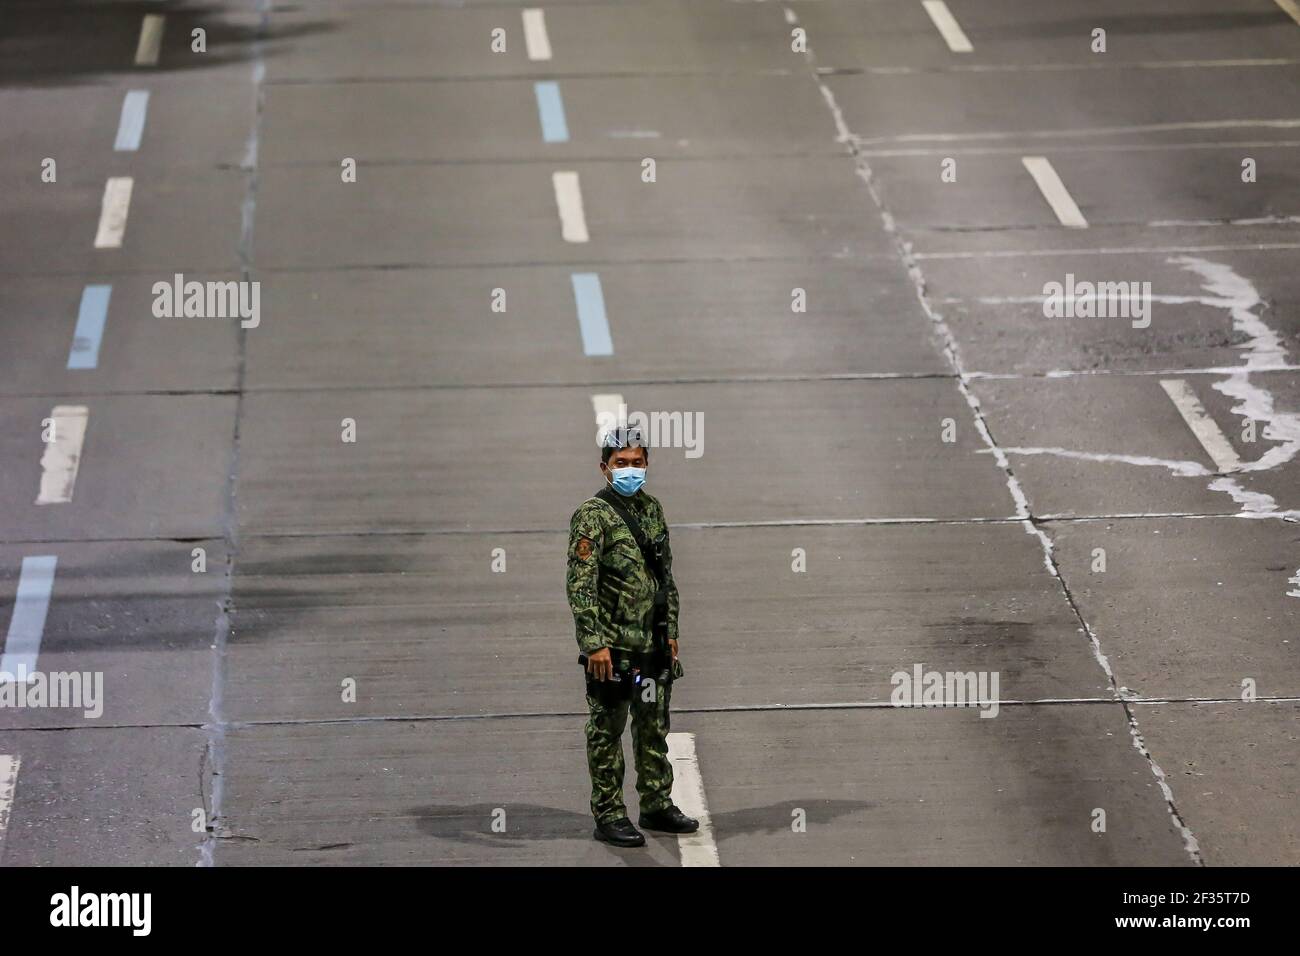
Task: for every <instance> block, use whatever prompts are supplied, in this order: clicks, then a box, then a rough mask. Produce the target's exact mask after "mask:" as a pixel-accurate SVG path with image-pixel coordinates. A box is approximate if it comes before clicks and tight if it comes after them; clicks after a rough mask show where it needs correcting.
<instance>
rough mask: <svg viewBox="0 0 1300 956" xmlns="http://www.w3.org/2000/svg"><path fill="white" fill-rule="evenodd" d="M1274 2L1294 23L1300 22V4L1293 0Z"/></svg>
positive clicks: (1277, 0)
mask: <svg viewBox="0 0 1300 956" xmlns="http://www.w3.org/2000/svg"><path fill="white" fill-rule="evenodd" d="M1276 2H1277V5H1278V6H1279V7H1281V8H1282V9H1283V10H1285V11H1286V13H1287V16H1289V17H1290V18H1291V19H1292V20H1294V21H1295V22H1296V23H1300V4H1297V3H1296V2H1295V0H1276Z"/></svg>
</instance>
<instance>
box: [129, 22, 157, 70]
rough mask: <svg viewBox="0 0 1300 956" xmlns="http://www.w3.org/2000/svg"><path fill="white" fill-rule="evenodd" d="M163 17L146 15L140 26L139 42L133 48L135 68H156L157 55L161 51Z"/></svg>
mask: <svg viewBox="0 0 1300 956" xmlns="http://www.w3.org/2000/svg"><path fill="white" fill-rule="evenodd" d="M163 23H164V20H163V15H162V14H161V13H146V14H145V15H144V21H143V22H142V23H141V24H140V42H139V43H138V44H136V48H135V65H136V66H157V65H158V54H159V52H160V51H161V50H162V35H163Z"/></svg>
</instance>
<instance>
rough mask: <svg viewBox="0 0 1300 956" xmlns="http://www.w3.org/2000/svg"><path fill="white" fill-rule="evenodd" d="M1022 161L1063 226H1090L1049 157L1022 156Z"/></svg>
mask: <svg viewBox="0 0 1300 956" xmlns="http://www.w3.org/2000/svg"><path fill="white" fill-rule="evenodd" d="M1020 162H1022V163H1023V164H1024V166H1025V169H1027V170H1029V175H1031V176H1033V177H1034V182H1036V183H1038V189H1039V191H1041V192H1042V194H1043V198H1044V199H1046V200H1047V203H1048V205H1050V206H1051V207H1052V212H1054V213H1056V218H1057V219H1059V220H1060V221H1061V225H1062V226H1068V227H1070V228H1071V229H1087V228H1088V220H1086V219H1084V218H1083V213H1081V212H1080V211H1079V207H1078V206H1076V205H1075V204H1074V200H1073V199H1072V198H1071V197H1070V193H1069V190H1067V189H1066V188H1065V183H1063V182H1061V177H1060V176H1058V175H1056V170H1055V169H1053V168H1052V164H1051V163H1049V162H1048V161H1047V157H1045V156H1022V157H1020Z"/></svg>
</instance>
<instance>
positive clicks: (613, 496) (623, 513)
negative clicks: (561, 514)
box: [596, 485, 663, 582]
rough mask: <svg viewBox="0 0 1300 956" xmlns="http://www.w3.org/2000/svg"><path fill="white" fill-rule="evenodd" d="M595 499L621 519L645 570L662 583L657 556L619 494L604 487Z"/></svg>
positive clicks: (639, 523)
mask: <svg viewBox="0 0 1300 956" xmlns="http://www.w3.org/2000/svg"><path fill="white" fill-rule="evenodd" d="M596 497H597V498H599V499H600V500H601V501H603V502H605V504H607V505H609V506H610V507H611V508H613V509H614V512H615V513H616V514H617V515H618V516H619V517H620V518H622V519H623V523H624V524H625V525H627V530H628V531H630V532H632V539H633V540H634V541H636V546H637V547H638V548H640V549H641V557H642V558H643V559H644V560H645V566H646V568H647V569H649V571H650V573H651V574H653V575H654V577H655V581H657V582H662V581H663V568H662V565H661V564H660V563H659V555H657V554H656V553H655V551H654V549H653V548H651V547H650V541H649V540H648V539H647V538H646V536H645V531H643V530H642V529H641V522H639V521H637V520H636V517H635V516H634V515H633V514H632V512H631V510H630V509H629V508H628V506H627V504H626V503H624V502H623V501H621V500H619V499H620V497H621V496H620V495H619V493H618V492H617V491H615V490H614V489H613V488H611V487H610V486H609V485H606V486H605V487H604V488H602V489H600V491H598V492H596Z"/></svg>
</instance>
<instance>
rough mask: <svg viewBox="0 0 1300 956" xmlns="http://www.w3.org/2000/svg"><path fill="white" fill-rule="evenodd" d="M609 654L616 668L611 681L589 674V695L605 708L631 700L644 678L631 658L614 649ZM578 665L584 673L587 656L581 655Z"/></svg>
mask: <svg viewBox="0 0 1300 956" xmlns="http://www.w3.org/2000/svg"><path fill="white" fill-rule="evenodd" d="M609 654H610V662H611V663H612V664H613V667H614V673H613V675H612V676H611V677H610V679H609V680H597V679H596V678H595V677H593V676H592V675H591V674H590V673H588V674H587V695H588V696H590V697H594V698H595V699H596V700H598V701H599V702H600V703H601V704H602V705H604V706H605V707H612V706H614V705H615V704H618V703H620V702H621V701H625V700H630V699H631V698H632V695H633V694H634V693H636V690H637V684H638V683H639V678H640V677H641V676H642V674H641V669H640V668H639V667H637V666H636V665H635V664H634V662H633V661H632V659H631V658H630V657H628V656H627V655H625V654H623V653H622V652H620V651H617V650H615V649H614V648H610V651H609ZM578 663H579V664H580V665H581V666H582V669H583V671H586V669H587V655H586V654H579V655H578ZM645 676H649V675H645Z"/></svg>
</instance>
